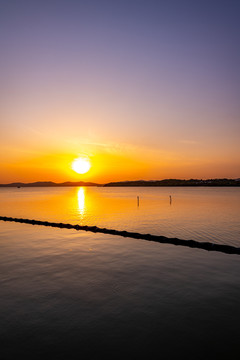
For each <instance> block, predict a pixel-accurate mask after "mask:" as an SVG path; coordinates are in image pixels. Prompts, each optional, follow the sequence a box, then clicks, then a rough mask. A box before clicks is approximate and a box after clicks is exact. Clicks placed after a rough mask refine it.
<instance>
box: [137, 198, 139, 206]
mask: <svg viewBox="0 0 240 360" xmlns="http://www.w3.org/2000/svg"><path fill="white" fill-rule="evenodd" d="M137 206H139V196H137Z"/></svg>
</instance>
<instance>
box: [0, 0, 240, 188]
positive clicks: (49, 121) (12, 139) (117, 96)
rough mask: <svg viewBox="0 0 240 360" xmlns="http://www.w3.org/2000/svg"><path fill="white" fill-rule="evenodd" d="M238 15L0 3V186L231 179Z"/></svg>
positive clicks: (121, 4) (237, 127)
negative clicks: (82, 160)
mask: <svg viewBox="0 0 240 360" xmlns="http://www.w3.org/2000/svg"><path fill="white" fill-rule="evenodd" d="M239 14H240V1H232V0H226V1H221V0H218V1H214V0H208V1H204V0H201V1H199V0H189V1H184V0H172V1H171V0H165V1H161V0H159V1H157V0H155V1H154V0H128V1H125V0H121V1H120V0H111V1H110V0H108V1H107V0H106V1H104V0H93V1H91V0H88V1H81V0H79V1H77V0H57V1H51V0H47V1H45V0H41V1H35V0H29V1H26V0H7V1H6V0H4V1H3V0H0V46H1V47H0V48H1V57H0V116H1V124H0V144H1V145H0V146H1V151H0V154H1V161H0V162H1V164H0V166H1V171H0V183H7V182H13V181H26V182H30V181H38V180H41V181H45V180H52V181H57V182H60V181H68V180H71V181H77V180H90V181H96V182H101V183H104V182H107V181H118V180H137V179H164V178H185V179H187V178H217V177H228V178H237V177H240V145H239V144H240V71H239V64H240V21H239ZM82 155H85V156H86V155H87V156H88V157H89V158H90V160H91V163H92V169H91V170H90V172H89V173H88V174H85V175H79V174H76V173H74V172H73V171H72V170H71V162H72V161H73V160H74V159H75V158H77V157H78V156H82Z"/></svg>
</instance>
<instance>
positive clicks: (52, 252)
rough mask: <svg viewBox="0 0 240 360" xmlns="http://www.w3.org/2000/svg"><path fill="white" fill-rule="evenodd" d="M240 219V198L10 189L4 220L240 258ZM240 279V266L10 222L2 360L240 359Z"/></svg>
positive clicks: (0, 231)
mask: <svg viewBox="0 0 240 360" xmlns="http://www.w3.org/2000/svg"><path fill="white" fill-rule="evenodd" d="M170 195H171V197H172V201H171V202H170V198H169V196H170ZM137 196H139V206H138V203H137ZM239 214H240V189H239V188H95V187H94V188H90V187H88V188H20V189H17V188H6V189H0V215H1V216H12V217H23V218H29V219H37V220H48V221H51V220H52V221H58V222H59V221H61V222H68V223H72V224H81V225H97V226H99V227H107V228H113V229H117V230H129V231H137V232H142V233H146V232H148V233H152V234H157V235H165V236H168V237H172V236H176V237H179V238H182V239H193V240H198V241H211V242H218V243H224V244H230V245H233V246H237V247H239V246H240V236H239V235H240V221H239V220H240V216H239ZM239 274H240V257H239V256H238V255H228V254H221V253H217V252H208V251H205V250H200V249H190V248H185V247H180V246H174V245H168V244H157V243H152V242H147V241H144V240H136V239H130V238H122V237H118V236H111V235H104V234H93V233H89V232H84V231H75V230H67V229H57V228H47V227H42V226H32V225H27V224H18V223H8V222H6V223H5V222H2V221H1V222H0V289H1V291H0V323H1V327H0V335H1V343H2V345H1V359H16V358H17V357H18V356H21V355H22V356H24V357H25V358H29V359H38V358H39V359H40V358H41V359H42V358H43V357H46V356H47V355H50V356H51V357H52V358H53V359H55V358H56V359H79V358H80V357H83V358H87V359H95V358H99V357H101V356H105V357H107V358H111V359H112V358H118V357H119V358H127V359H128V358H129V359H130V358H131V359H134V358H138V357H139V356H140V355H144V356H145V357H146V358H150V359H153V358H156V356H157V357H159V358H160V357H162V358H163V359H172V358H173V357H176V356H184V357H185V359H192V358H194V359H209V358H212V359H215V358H218V357H220V356H223V357H224V358H226V359H235V358H236V354H238V352H239V351H238V348H239V324H240V308H239V302H240V281H239Z"/></svg>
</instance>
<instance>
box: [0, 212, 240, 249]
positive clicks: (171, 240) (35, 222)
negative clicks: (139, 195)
mask: <svg viewBox="0 0 240 360" xmlns="http://www.w3.org/2000/svg"><path fill="white" fill-rule="evenodd" d="M0 220H2V221H14V222H18V223H24V224H31V225H42V226H52V227H57V228H61V229H75V230H85V231H91V232H94V233H103V234H110V235H117V236H123V237H129V238H133V239H143V240H147V241H155V242H158V243H163V244H173V245H181V246H188V247H190V248H198V249H203V250H208V251H219V252H223V253H225V254H237V255H240V248H237V247H235V246H231V245H223V244H214V243H209V242H199V241H195V240H182V239H178V238H168V237H165V236H160V235H151V234H140V233H137V232H130V231H121V230H112V229H106V228H99V227H98V226H87V225H72V224H65V223H57V222H49V221H41V220H30V219H22V218H13V217H8V216H0Z"/></svg>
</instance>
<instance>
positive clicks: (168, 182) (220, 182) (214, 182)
mask: <svg viewBox="0 0 240 360" xmlns="http://www.w3.org/2000/svg"><path fill="white" fill-rule="evenodd" d="M57 186H240V179H208V180H198V179H190V180H179V179H165V180H149V181H147V180H136V181H119V182H110V183H107V184H97V183H92V182H84V181H75V182H71V181H66V182H63V183H55V182H52V181H37V182H33V183H22V182H15V183H11V184H0V187H57Z"/></svg>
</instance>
